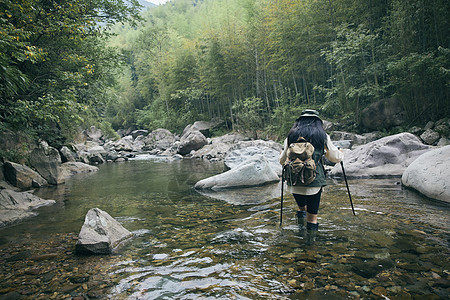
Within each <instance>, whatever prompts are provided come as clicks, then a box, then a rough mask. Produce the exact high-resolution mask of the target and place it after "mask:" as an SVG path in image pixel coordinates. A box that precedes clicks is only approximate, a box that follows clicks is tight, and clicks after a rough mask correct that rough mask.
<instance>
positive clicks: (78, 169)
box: [60, 161, 98, 181]
mask: <svg viewBox="0 0 450 300" xmlns="http://www.w3.org/2000/svg"><path fill="white" fill-rule="evenodd" d="M97 171H98V168H97V167H95V166H91V165H88V164H85V163H82V162H75V161H71V162H66V163H63V164H62V165H61V169H60V180H64V181H65V180H66V179H67V178H69V177H71V176H73V175H76V174H84V173H93V172H97Z"/></svg>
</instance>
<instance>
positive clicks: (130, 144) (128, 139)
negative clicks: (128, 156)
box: [113, 135, 145, 152]
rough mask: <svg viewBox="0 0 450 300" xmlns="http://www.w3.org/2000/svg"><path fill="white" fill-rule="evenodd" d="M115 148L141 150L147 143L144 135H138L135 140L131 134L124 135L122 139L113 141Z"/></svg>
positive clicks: (119, 149)
mask: <svg viewBox="0 0 450 300" xmlns="http://www.w3.org/2000/svg"><path fill="white" fill-rule="evenodd" d="M113 145H114V149H115V150H116V151H119V152H120V151H127V152H133V151H141V150H142V147H143V146H144V145H145V142H144V137H143V136H138V137H137V140H136V141H135V140H134V139H133V137H132V136H131V135H127V136H124V137H123V138H121V139H120V140H118V141H116V142H114V143H113Z"/></svg>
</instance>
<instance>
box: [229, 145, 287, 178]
mask: <svg viewBox="0 0 450 300" xmlns="http://www.w3.org/2000/svg"><path fill="white" fill-rule="evenodd" d="M269 144H270V143H269ZM280 152H281V150H279V151H278V150H275V149H273V148H269V147H266V146H249V147H245V148H240V149H236V150H233V151H230V152H229V153H228V154H227V155H226V156H225V160H224V164H225V167H226V168H227V169H233V168H236V167H238V166H240V165H241V164H242V163H244V162H245V161H248V160H250V159H252V158H253V157H255V156H256V155H263V156H264V157H265V158H266V160H267V162H268V163H269V165H270V168H271V169H272V170H274V171H275V172H276V173H277V175H278V176H281V165H280V162H279V158H280Z"/></svg>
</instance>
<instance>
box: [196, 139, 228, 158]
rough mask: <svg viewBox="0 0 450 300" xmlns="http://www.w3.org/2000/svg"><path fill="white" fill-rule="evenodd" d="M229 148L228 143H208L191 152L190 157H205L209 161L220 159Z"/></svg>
mask: <svg viewBox="0 0 450 300" xmlns="http://www.w3.org/2000/svg"><path fill="white" fill-rule="evenodd" d="M230 148H231V144H229V143H213V144H208V145H205V146H203V147H202V148H200V149H199V150H197V151H195V152H194V153H192V158H200V159H206V160H209V161H221V160H223V159H224V158H225V155H226V154H227V153H228V151H229V150H230Z"/></svg>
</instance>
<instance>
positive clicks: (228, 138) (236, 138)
mask: <svg viewBox="0 0 450 300" xmlns="http://www.w3.org/2000/svg"><path fill="white" fill-rule="evenodd" d="M248 140H249V138H248V137H245V136H243V135H242V134H232V133H227V134H225V135H222V136H219V137H215V138H212V139H211V144H216V143H225V144H237V143H239V142H242V141H248Z"/></svg>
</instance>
